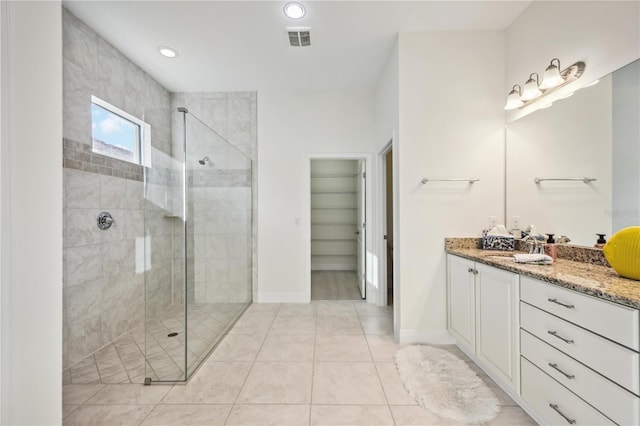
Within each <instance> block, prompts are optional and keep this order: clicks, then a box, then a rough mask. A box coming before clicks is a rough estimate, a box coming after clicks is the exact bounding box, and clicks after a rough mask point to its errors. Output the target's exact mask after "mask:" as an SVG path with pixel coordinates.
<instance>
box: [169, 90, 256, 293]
mask: <svg viewBox="0 0 640 426" xmlns="http://www.w3.org/2000/svg"><path fill="white" fill-rule="evenodd" d="M179 106H186V107H187V108H188V109H189V111H190V112H191V113H192V114H194V115H195V116H196V117H198V118H199V119H200V120H202V121H203V122H204V123H205V124H206V125H207V126H209V127H210V128H211V129H213V130H214V131H215V132H217V133H218V134H220V135H221V136H222V137H224V138H225V139H227V140H228V141H229V142H230V143H231V144H232V145H233V146H234V147H235V148H236V149H237V150H239V151H240V152H242V153H243V154H244V155H245V156H247V157H248V158H250V159H251V160H252V162H251V163H250V162H249V161H247V160H246V159H245V157H243V156H242V155H240V154H239V153H238V152H237V151H236V149H234V148H233V147H230V146H229V145H228V144H227V142H225V141H224V140H223V139H222V138H220V137H215V136H214V137H212V136H211V132H210V131H208V130H206V129H205V128H202V129H201V130H202V132H199V131H197V130H194V129H197V127H193V128H192V133H191V134H190V135H189V136H188V138H187V139H188V148H187V168H188V169H189V170H190V172H191V182H190V185H189V186H190V193H189V194H188V195H189V197H188V199H189V206H188V208H189V211H190V212H191V214H190V218H191V219H192V220H191V222H190V226H189V228H188V230H187V233H188V238H187V241H188V245H189V251H190V252H191V253H194V256H191V257H190V258H189V259H188V262H189V266H188V270H189V271H190V273H189V277H188V280H187V297H189V302H195V303H246V302H249V301H251V300H252V299H251V298H252V291H255V289H252V288H251V287H250V286H248V285H247V284H248V283H249V282H253V283H256V282H257V279H256V278H257V260H256V239H257V233H256V225H255V224H256V219H257V215H256V212H255V206H256V204H255V203H256V199H257V197H256V194H257V185H256V176H257V162H256V153H257V136H256V132H257V130H256V129H257V112H256V111H257V96H256V93H255V92H229V93H175V94H173V97H172V109H175V108H177V107H179ZM174 119H175V118H174ZM177 125H178V123H175V122H174V126H176V127H174V131H176V130H177V129H178V127H177ZM200 133H201V134H200ZM176 148H177V149H180V148H179V147H176ZM204 157H209V158H210V159H211V162H210V163H208V164H207V165H206V166H201V165H199V164H198V160H200V159H202V158H204ZM252 184H253V197H252ZM250 209H252V210H253V214H250V213H251V211H250ZM250 218H253V221H251V219H250ZM177 232H180V230H177ZM194 249H195V250H194ZM174 262H176V264H179V263H180V262H181V258H180V257H179V256H176V257H174ZM178 270H179V269H178V268H175V267H174V271H178ZM251 280H252V281H251ZM177 282H179V281H178V280H175V281H174V283H177ZM181 291H182V288H181V287H179V286H177V285H175V284H174V299H175V300H178V297H180V292H181Z"/></svg>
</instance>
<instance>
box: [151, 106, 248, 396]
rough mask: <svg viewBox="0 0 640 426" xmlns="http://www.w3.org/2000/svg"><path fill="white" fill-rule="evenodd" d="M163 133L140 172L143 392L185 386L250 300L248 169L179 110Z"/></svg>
mask: <svg viewBox="0 0 640 426" xmlns="http://www.w3.org/2000/svg"><path fill="white" fill-rule="evenodd" d="M171 125H172V131H171V133H172V141H171V149H170V150H168V149H157V148H156V147H155V146H154V147H152V164H151V166H149V167H146V168H145V209H144V211H145V237H144V241H141V247H143V248H144V250H143V251H142V254H141V256H144V262H143V264H144V268H145V271H144V275H145V310H146V318H145V319H146V321H145V357H146V368H145V373H146V376H145V377H146V378H147V379H146V382H147V383H152V382H163V381H168V382H176V381H185V380H187V379H188V378H189V377H190V376H191V375H192V373H193V372H194V371H195V370H196V369H197V368H198V366H199V365H200V363H201V362H202V361H203V360H204V359H206V357H207V356H208V354H209V353H210V352H211V351H212V350H213V349H214V348H215V346H216V345H217V344H218V343H219V341H220V340H221V339H222V337H224V335H225V334H226V332H227V331H228V330H229V329H230V327H231V326H232V325H233V323H234V322H235V320H236V319H237V318H238V317H239V316H240V315H241V314H242V312H243V311H244V309H245V308H246V307H247V306H248V305H249V304H250V303H251V300H252V277H253V269H252V259H253V245H252V227H253V221H252V217H253V216H252V208H253V205H252V203H253V200H252V191H251V183H252V173H251V170H252V169H251V166H252V165H251V160H250V159H249V158H248V157H247V156H245V155H244V154H243V153H242V152H241V151H239V150H238V149H237V148H236V147H234V146H233V145H231V144H230V143H229V142H228V141H227V140H226V139H225V138H224V137H222V136H221V135H220V134H218V133H216V132H215V131H214V130H212V129H211V128H210V127H208V126H207V125H206V124H204V123H203V122H202V121H200V120H199V119H198V118H197V117H195V116H194V115H193V114H191V113H189V112H188V111H187V110H186V109H185V108H178V110H177V111H175V112H174V113H173V115H172V119H171ZM152 145H153V142H152Z"/></svg>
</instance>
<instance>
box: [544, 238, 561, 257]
mask: <svg viewBox="0 0 640 426" xmlns="http://www.w3.org/2000/svg"><path fill="white" fill-rule="evenodd" d="M547 235H548V236H549V238H548V239H547V243H546V244H545V245H544V254H546V255H547V256H551V258H552V259H553V260H556V259H557V258H558V248H557V247H556V240H554V239H553V234H547Z"/></svg>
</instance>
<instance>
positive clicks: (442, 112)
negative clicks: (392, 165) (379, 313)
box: [394, 32, 505, 342]
mask: <svg viewBox="0 0 640 426" xmlns="http://www.w3.org/2000/svg"><path fill="white" fill-rule="evenodd" d="M504 46H505V35H504V32H445V33H402V34H400V38H399V57H400V66H399V70H400V71H399V112H400V127H399V140H400V143H399V149H398V150H397V151H395V152H394V157H396V158H398V175H399V176H398V178H399V180H398V191H397V193H398V197H399V198H398V200H399V215H397V216H398V228H399V229H398V232H396V242H395V247H398V248H399V254H398V256H397V262H396V263H395V267H396V268H399V270H400V271H401V276H400V280H399V282H398V283H396V285H398V286H399V297H398V298H397V299H394V301H395V302H396V303H399V304H400V305H401V312H400V324H399V326H398V324H396V327H399V334H398V335H397V337H398V338H399V340H400V341H401V342H409V341H427V342H429V341H430V342H442V341H448V340H449V337H448V334H447V332H446V285H445V281H446V266H445V253H444V238H445V237H450V236H480V233H481V230H482V229H483V228H486V227H487V226H488V222H489V219H488V217H489V216H497V218H498V220H502V212H503V190H504V181H503V155H504V152H503V147H504V130H503V126H504V114H503V110H502V106H503V102H504V96H503V94H502V90H501V88H502V87H503V86H504V78H505V76H504ZM423 177H428V178H471V177H476V178H479V179H480V181H479V182H477V183H475V184H473V185H469V184H467V183H461V182H442V183H438V182H433V183H431V182H430V183H428V184H426V185H421V184H420V180H421V179H422V178H423ZM398 237H400V238H399V239H398Z"/></svg>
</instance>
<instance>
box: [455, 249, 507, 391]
mask: <svg viewBox="0 0 640 426" xmlns="http://www.w3.org/2000/svg"><path fill="white" fill-rule="evenodd" d="M518 284H519V276H518V275H517V274H514V273H511V272H508V271H504V270H501V269H498V268H494V267H491V266H488V265H484V264H482V263H476V262H473V261H471V260H468V259H464V258H461V257H458V256H454V255H447V293H448V328H449V331H450V332H451V333H452V334H453V335H454V336H455V337H456V341H457V345H458V347H460V348H461V349H462V350H463V351H464V352H466V353H467V354H468V355H469V356H471V357H472V358H473V359H474V361H476V363H478V364H479V365H480V366H481V367H483V369H484V370H485V371H486V372H487V374H489V375H490V376H491V377H492V378H493V379H494V380H496V381H497V382H499V383H501V384H502V385H503V387H506V388H507V389H512V390H513V391H514V392H515V391H516V390H517V384H518V380H519V379H518V374H517V373H518V356H519V351H518V298H519V295H518V291H519V286H518Z"/></svg>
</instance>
